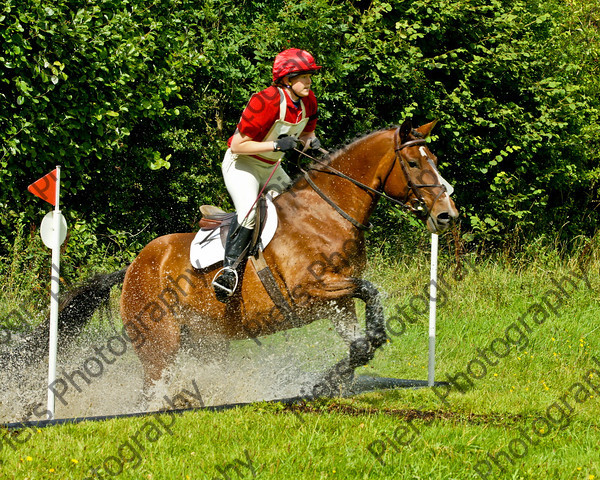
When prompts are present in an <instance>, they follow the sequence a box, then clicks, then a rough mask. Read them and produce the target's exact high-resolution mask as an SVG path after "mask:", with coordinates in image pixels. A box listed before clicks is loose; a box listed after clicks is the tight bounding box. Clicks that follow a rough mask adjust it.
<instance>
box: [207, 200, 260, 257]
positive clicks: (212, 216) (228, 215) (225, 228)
mask: <svg viewBox="0 0 600 480" xmlns="http://www.w3.org/2000/svg"><path fill="white" fill-rule="evenodd" d="M200 213H202V218H201V219H200V222H199V226H200V230H202V231H210V230H216V229H217V228H218V229H219V235H220V237H221V243H222V244H223V247H225V242H226V240H227V233H228V232H229V226H230V225H231V220H232V219H233V217H235V215H236V213H235V212H226V211H225V210H222V209H220V208H219V207H215V206H214V205H202V206H201V207H200ZM266 222H267V201H266V199H265V196H264V195H261V197H260V198H259V199H258V205H257V208H256V223H255V226H254V231H253V234H252V241H251V242H250V247H249V249H248V256H250V255H255V254H256V251H257V250H258V248H259V243H260V235H261V234H262V232H263V230H264V228H265V224H266Z"/></svg>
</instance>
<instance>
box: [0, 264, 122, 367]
mask: <svg viewBox="0 0 600 480" xmlns="http://www.w3.org/2000/svg"><path fill="white" fill-rule="evenodd" d="M127 268H128V267H125V268H123V269H122V270H119V271H117V272H113V273H102V274H98V275H96V276H94V277H92V279H91V280H89V281H88V282H87V283H85V284H84V285H82V286H80V287H77V288H75V289H73V290H71V291H68V292H66V293H65V294H64V295H62V296H61V297H62V298H61V300H60V305H59V312H58V345H59V348H64V347H65V346H67V345H68V344H69V343H71V341H72V340H73V339H74V338H75V337H77V335H79V334H80V333H81V331H82V330H83V328H84V327H85V325H86V324H87V323H88V321H89V320H90V318H92V315H93V314H94V312H95V311H96V310H97V309H98V308H99V307H100V306H102V305H104V306H106V307H108V302H109V299H110V290H111V288H112V287H114V286H115V285H119V284H121V283H123V280H124V278H125V272H126V271H127ZM49 335H50V318H49V317H48V318H46V320H45V321H44V322H42V323H41V324H40V325H38V326H37V327H36V328H35V329H34V330H33V331H31V332H30V333H28V334H27V335H25V337H24V338H23V341H22V343H21V345H20V348H19V353H20V355H19V357H20V358H19V359H17V358H14V355H13V358H12V359H11V360H12V361H13V362H14V361H17V362H18V363H20V364H30V363H32V361H35V360H36V359H39V358H40V356H43V355H46V354H47V353H48V346H49ZM3 360H4V359H3ZM2 363H4V362H2Z"/></svg>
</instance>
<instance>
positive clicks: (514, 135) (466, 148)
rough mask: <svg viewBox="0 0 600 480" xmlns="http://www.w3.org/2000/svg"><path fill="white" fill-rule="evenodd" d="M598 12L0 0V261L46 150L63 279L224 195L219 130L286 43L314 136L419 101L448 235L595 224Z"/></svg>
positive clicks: (496, 245) (493, 240)
mask: <svg viewBox="0 0 600 480" xmlns="http://www.w3.org/2000/svg"><path fill="white" fill-rule="evenodd" d="M599 22H600V9H599V7H598V5H597V4H596V3H595V2H587V1H586V0H546V1H540V0H491V1H490V0H486V1H483V0H411V1H395V2H385V1H376V0H375V1H372V2H368V1H366V2H365V1H362V2H352V1H338V2H327V1H325V0H296V1H294V2H288V1H284V2H281V1H274V0H264V1H258V2H247V1H242V2H234V1H232V0H220V1H216V0H204V1H200V2H198V1H192V0H169V1H167V0H155V1H150V2H148V1H143V2H142V1H140V0H89V1H87V2H85V3H82V2H79V1H75V0H53V1H49V0H3V1H2V3H1V4H0V43H1V47H0V105H1V108H0V145H1V153H0V181H1V182H2V191H1V193H0V257H2V261H0V270H1V271H2V273H4V274H8V275H9V277H8V278H12V277H10V275H17V274H19V275H22V274H23V272H25V273H26V274H27V275H26V278H27V281H31V280H35V279H36V278H37V277H38V276H39V275H40V272H42V273H43V272H45V270H46V269H47V255H48V253H47V251H46V250H45V249H44V248H43V247H42V246H41V245H40V241H39V237H38V234H37V228H38V227H37V226H38V225H39V223H40V221H41V218H42V216H43V214H44V213H45V212H47V211H48V210H49V206H48V205H47V204H44V202H42V201H41V200H39V199H37V198H36V197H34V196H32V195H31V194H30V193H28V192H27V191H26V187H27V185H28V184H30V183H31V182H32V181H34V180H36V179H37V178H39V177H41V176H42V175H44V174H46V173H48V172H49V171H50V170H52V169H53V168H54V166H55V165H56V164H60V165H62V167H63V172H64V176H65V180H64V182H63V189H64V190H63V191H64V195H63V197H62V205H63V209H64V213H65V214H66V216H67V220H68V222H69V226H70V236H69V240H68V242H67V243H66V246H65V247H64V250H65V251H64V255H63V259H64V260H63V275H64V277H65V279H66V281H67V282H68V281H71V280H74V279H77V278H81V277H82V276H85V275H87V274H89V271H90V270H94V269H97V268H109V267H111V266H117V265H121V264H123V263H124V262H127V261H129V260H131V259H132V258H133V256H134V255H135V253H136V252H137V251H139V249H140V248H141V247H142V246H143V245H144V244H145V243H147V242H148V241H149V240H150V239H152V238H154V237H155V236H157V235H161V234H164V233H168V232H174V231H190V230H193V229H194V228H195V223H196V220H197V219H198V206H199V205H201V204H203V203H214V204H217V205H221V206H224V207H227V206H228V196H227V193H226V191H225V189H224V186H223V183H222V179H221V174H220V162H221V158H222V155H223V153H224V150H225V145H226V141H227V138H228V137H229V136H230V135H231V134H232V133H233V131H234V129H235V125H236V123H237V121H238V120H239V116H240V113H241V111H242V109H243V107H244V106H245V104H246V102H247V100H248V98H249V96H250V95H251V94H252V93H253V92H255V91H258V90H261V89H262V88H264V87H266V86H267V85H268V84H269V81H270V69H271V65H272V60H273V58H274V56H275V55H276V54H277V53H278V52H279V51H281V50H283V49H285V48H288V47H291V46H294V47H300V48H304V49H307V50H309V51H311V52H312V53H313V54H314V55H315V57H316V58H317V61H318V62H319V63H320V64H322V65H325V66H326V68H325V69H324V70H323V73H322V75H320V76H319V77H318V78H317V79H316V81H315V84H314V90H315V92H316V94H317V98H318V99H319V102H320V121H319V126H318V135H319V136H320V137H321V138H322V140H323V143H324V145H325V146H326V147H328V148H330V149H331V148H333V147H334V146H335V145H336V144H339V143H341V142H343V141H344V140H347V139H350V138H352V137H354V136H356V135H360V134H363V133H365V132H367V131H370V130H373V129H378V128H383V127H386V126H389V125H392V124H397V123H400V122H401V121H402V120H403V119H405V118H413V120H414V122H415V123H416V124H420V123H425V122H426V121H429V120H432V119H434V118H438V119H440V123H439V126H438V127H437V129H436V136H435V137H434V142H435V143H434V147H433V150H434V151H435V153H436V154H437V155H438V157H439V158H440V161H441V167H440V169H441V171H442V173H443V175H444V176H445V177H446V178H447V179H449V180H450V181H451V183H453V184H455V186H456V193H455V199H456V202H457V204H458V205H459V206H460V209H461V214H462V222H461V224H460V227H459V228H458V229H457V230H456V231H455V236H456V237H457V238H458V237H460V240H461V241H462V243H463V245H465V246H466V248H469V249H478V250H480V251H491V250H494V249H495V250H497V249H507V248H509V249H510V250H511V251H513V250H516V251H518V250H521V249H522V248H523V246H526V245H528V244H529V243H530V242H531V240H532V239H539V238H543V239H546V240H547V241H548V242H550V243H552V244H556V245H561V246H563V245H567V247H568V245H569V243H570V242H572V241H573V240H574V239H582V238H583V239H585V238H589V237H592V236H593V235H594V234H595V232H596V229H597V225H598V214H599V212H598V198H599V196H598V179H599V177H600V169H599V167H598V160H599V155H598V147H599V144H600V141H599V140H600V131H599V126H598V117H599V111H600V108H599V94H600V81H599V78H600V75H599V73H600V72H599V64H598V59H599V58H600V33H599ZM374 223H375V224H376V225H377V227H376V229H375V230H374V232H373V233H372V234H371V237H370V240H371V246H372V248H376V249H379V250H383V252H384V253H385V254H386V255H388V254H397V253H401V252H403V251H405V250H406V249H410V248H413V246H414V242H415V241H417V242H419V241H421V242H423V241H425V239H426V235H425V233H424V232H423V230H422V229H420V230H418V229H415V228H414V222H411V221H406V218H405V216H404V215H403V214H402V213H400V212H399V211H397V210H395V209H394V208H393V207H392V206H389V205H384V204H382V205H381V206H380V208H379V209H378V212H377V218H376V219H374ZM507 246H508V247H507ZM44 281H45V280H44ZM8 283H11V282H8ZM13 283H14V282H13ZM13 287H14V285H13Z"/></svg>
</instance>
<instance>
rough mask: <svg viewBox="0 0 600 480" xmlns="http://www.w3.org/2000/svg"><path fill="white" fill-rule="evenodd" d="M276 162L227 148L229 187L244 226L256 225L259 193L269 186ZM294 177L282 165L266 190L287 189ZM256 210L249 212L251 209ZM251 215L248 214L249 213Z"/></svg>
mask: <svg viewBox="0 0 600 480" xmlns="http://www.w3.org/2000/svg"><path fill="white" fill-rule="evenodd" d="M274 167H275V165H269V164H268V163H265V162H261V161H260V160H257V159H256V158H253V157H250V156H247V155H236V154H233V153H231V150H229V149H227V152H225V158H223V163H222V165H221V170H222V171H223V178H224V179H225V186H226V187H227V191H228V192H229V195H231V199H232V200H233V204H234V206H235V211H236V213H237V220H238V222H239V223H240V225H242V226H243V227H246V228H254V222H255V220H256V205H254V208H252V205H253V204H254V202H255V200H256V197H257V196H258V192H260V189H261V188H262V187H263V186H264V185H265V183H266V182H267V180H268V178H269V176H270V175H271V172H272V171H273V168H274ZM291 183H292V180H291V179H290V177H289V176H288V174H287V173H285V172H284V171H283V169H282V168H281V164H280V165H279V166H278V167H277V170H276V171H275V173H274V174H273V176H272V177H271V180H270V181H269V184H268V186H267V187H266V188H265V192H267V191H269V190H271V191H275V192H277V193H281V192H283V191H284V190H285V189H286V188H287V187H288V186H289V185H290V184H291ZM251 208H252V211H251V212H250V213H249V214H248V212H249V211H250V209H251ZM246 215H247V216H246Z"/></svg>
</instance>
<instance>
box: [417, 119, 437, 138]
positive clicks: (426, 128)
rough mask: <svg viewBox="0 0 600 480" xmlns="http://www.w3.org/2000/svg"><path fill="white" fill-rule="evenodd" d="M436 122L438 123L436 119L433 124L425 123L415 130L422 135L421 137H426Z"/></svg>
mask: <svg viewBox="0 0 600 480" xmlns="http://www.w3.org/2000/svg"><path fill="white" fill-rule="evenodd" d="M437 122H438V121H437V119H436V120H434V121H433V122H429V123H426V124H425V125H421V126H420V127H419V128H417V132H419V133H421V134H422V135H423V137H428V136H429V134H430V133H431V131H432V130H433V127H435V124H436V123H437Z"/></svg>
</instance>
